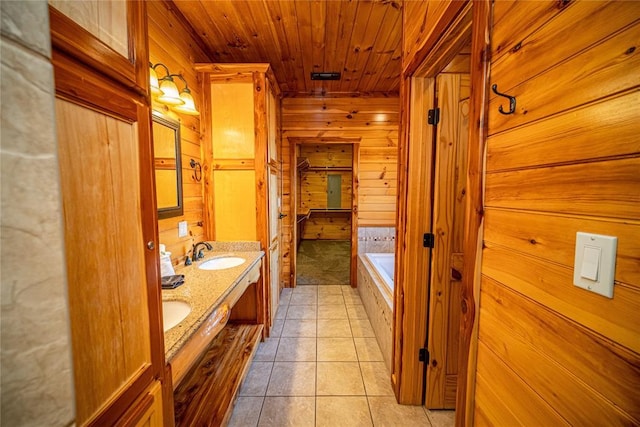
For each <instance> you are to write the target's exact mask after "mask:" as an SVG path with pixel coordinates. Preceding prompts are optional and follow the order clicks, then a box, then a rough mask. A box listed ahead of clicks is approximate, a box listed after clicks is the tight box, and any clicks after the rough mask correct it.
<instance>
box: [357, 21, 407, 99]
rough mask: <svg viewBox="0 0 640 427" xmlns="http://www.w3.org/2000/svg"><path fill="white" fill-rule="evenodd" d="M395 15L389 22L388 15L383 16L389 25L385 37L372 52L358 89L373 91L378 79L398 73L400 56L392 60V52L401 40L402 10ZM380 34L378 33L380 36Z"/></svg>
mask: <svg viewBox="0 0 640 427" xmlns="http://www.w3.org/2000/svg"><path fill="white" fill-rule="evenodd" d="M394 15H395V16H396V19H395V21H393V22H391V20H388V17H386V18H385V25H387V24H388V25H389V27H388V28H387V29H388V31H387V37H386V40H384V43H383V44H382V45H380V44H378V45H377V46H376V47H375V48H374V51H373V52H372V57H371V58H370V59H369V62H368V63H367V65H366V66H365V70H367V71H365V76H363V78H362V81H361V83H360V89H363V88H364V89H365V90H367V91H375V90H376V88H377V87H378V85H379V84H380V79H383V80H384V79H385V78H387V77H388V76H399V75H400V70H401V66H400V56H398V57H397V59H396V60H395V61H394V60H393V54H394V52H395V49H396V48H397V46H399V45H400V43H401V40H402V12H401V11H399V13H395V14H394ZM381 36H383V35H382V34H380V35H378V37H379V38H380V37H381Z"/></svg>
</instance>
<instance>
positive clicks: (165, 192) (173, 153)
mask: <svg viewBox="0 0 640 427" xmlns="http://www.w3.org/2000/svg"><path fill="white" fill-rule="evenodd" d="M153 150H154V151H153V153H154V164H155V175H156V202H157V205H158V219H164V218H171V217H174V216H181V215H182V214H183V209H184V207H183V204H182V162H181V161H180V157H181V154H180V123H178V122H177V121H175V120H172V119H169V118H167V117H164V116H161V115H159V114H157V113H156V112H155V111H154V113H153Z"/></svg>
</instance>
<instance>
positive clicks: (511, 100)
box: [491, 84, 516, 115]
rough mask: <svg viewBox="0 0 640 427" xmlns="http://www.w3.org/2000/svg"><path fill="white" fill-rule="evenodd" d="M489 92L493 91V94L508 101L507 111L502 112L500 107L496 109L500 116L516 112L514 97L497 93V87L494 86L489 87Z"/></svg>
mask: <svg viewBox="0 0 640 427" xmlns="http://www.w3.org/2000/svg"><path fill="white" fill-rule="evenodd" d="M491 90H493V93H495V94H496V95H498V96H502V97H505V98H507V99H508V100H509V111H506V112H505V111H504V110H503V109H502V105H501V106H500V107H498V111H499V112H500V113H502V114H507V115H508V114H513V113H515V112H516V97H515V96H509V95H507V94H505V93H500V92H498V85H497V84H494V85H493V86H491Z"/></svg>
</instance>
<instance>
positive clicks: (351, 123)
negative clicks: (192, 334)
mask: <svg viewBox="0 0 640 427" xmlns="http://www.w3.org/2000/svg"><path fill="white" fill-rule="evenodd" d="M399 109H400V106H399V100H398V98H397V97H366V98H365V97H362V98H285V99H283V101H282V131H283V135H282V145H283V146H282V156H283V191H282V207H283V213H285V214H287V215H288V216H287V218H288V219H289V220H288V221H286V220H285V222H283V230H282V233H283V239H282V243H283V251H282V254H283V266H282V270H283V271H282V275H283V278H284V280H285V282H286V283H287V286H288V284H289V283H290V282H289V280H290V274H291V269H290V256H289V252H290V248H291V246H290V243H291V230H292V228H291V227H292V222H291V221H292V218H293V219H294V220H295V215H292V211H291V198H290V195H291V191H292V189H291V181H290V176H291V175H290V174H291V172H290V171H291V159H290V158H289V157H290V155H289V150H290V148H289V140H288V138H289V137H360V138H361V143H360V171H359V189H358V191H359V193H358V207H359V212H358V225H359V226H363V227H368V226H386V227H389V226H394V225H395V213H396V187H397V185H396V180H397V170H398V165H397V156H398V118H399ZM294 161H295V160H294Z"/></svg>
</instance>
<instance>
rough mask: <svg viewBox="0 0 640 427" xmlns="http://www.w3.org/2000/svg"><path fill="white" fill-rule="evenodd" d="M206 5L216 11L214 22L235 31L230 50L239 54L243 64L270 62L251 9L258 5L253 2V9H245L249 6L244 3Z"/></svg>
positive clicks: (229, 2) (227, 2) (226, 2)
mask: <svg viewBox="0 0 640 427" xmlns="http://www.w3.org/2000/svg"><path fill="white" fill-rule="evenodd" d="M201 1H202V0H201ZM205 4H206V5H207V7H208V8H209V9H210V10H214V11H215V12H214V13H215V15H213V17H214V18H215V19H214V20H216V21H217V22H224V25H225V26H227V27H229V28H230V29H231V30H232V31H233V37H234V40H233V41H232V42H231V43H230V45H229V48H230V49H234V50H237V51H238V52H239V55H240V57H241V58H242V61H241V62H269V61H268V59H269V56H268V55H267V53H266V51H265V49H264V47H263V46H262V43H261V40H260V37H259V36H258V34H257V29H256V25H255V22H254V20H253V15H252V13H251V9H253V8H254V7H255V6H256V5H258V3H255V2H252V3H251V7H245V6H248V4H247V2H244V1H215V2H206V3H205Z"/></svg>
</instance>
